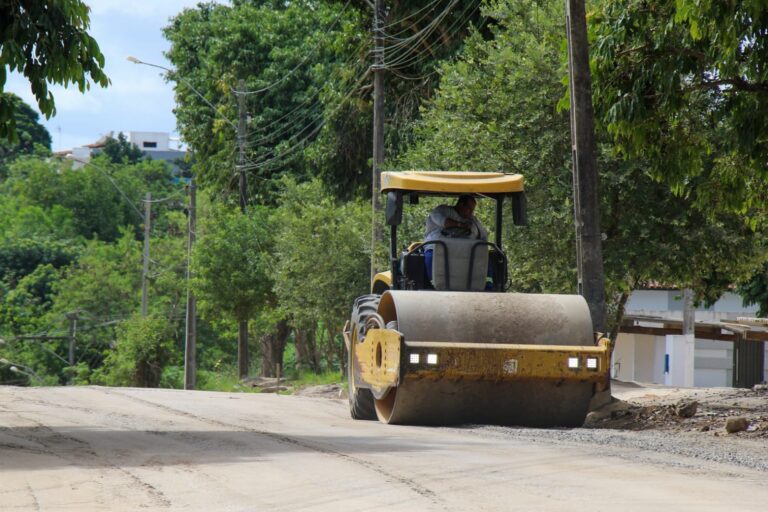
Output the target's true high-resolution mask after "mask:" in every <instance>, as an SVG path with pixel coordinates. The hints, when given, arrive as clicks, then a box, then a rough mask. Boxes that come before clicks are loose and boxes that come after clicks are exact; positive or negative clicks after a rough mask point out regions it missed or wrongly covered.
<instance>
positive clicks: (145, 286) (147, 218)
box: [141, 192, 152, 316]
mask: <svg viewBox="0 0 768 512" xmlns="http://www.w3.org/2000/svg"><path fill="white" fill-rule="evenodd" d="M151 213H152V194H151V193H150V192H147V196H146V199H144V259H143V262H144V264H143V267H142V271H141V316H147V305H148V303H149V234H150V223H151V222H152V220H151Z"/></svg>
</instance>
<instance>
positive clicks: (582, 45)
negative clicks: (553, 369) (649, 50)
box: [565, 0, 607, 332]
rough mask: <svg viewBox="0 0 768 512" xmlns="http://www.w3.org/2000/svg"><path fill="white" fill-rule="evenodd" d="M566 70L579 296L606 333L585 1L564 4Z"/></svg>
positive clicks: (572, 0)
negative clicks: (569, 108) (569, 97)
mask: <svg viewBox="0 0 768 512" xmlns="http://www.w3.org/2000/svg"><path fill="white" fill-rule="evenodd" d="M565 3H566V30H567V33H568V68H569V70H570V73H569V74H570V92H571V143H572V155H573V199H574V201H573V202H574V216H575V224H576V263H577V268H578V279H579V282H578V292H579V294H581V295H583V296H584V298H585V299H586V301H587V304H588V305H589V311H590V313H591V315H592V325H593V326H594V329H595V330H596V331H599V332H606V329H607V325H606V320H605V278H604V275H603V249H602V236H601V233H600V210H599V202H598V198H597V190H598V176H597V166H596V165H595V154H594V147H595V141H594V127H593V123H594V112H593V110H592V78H591V75H590V71H589V48H588V44H587V17H586V11H585V7H584V0H565Z"/></svg>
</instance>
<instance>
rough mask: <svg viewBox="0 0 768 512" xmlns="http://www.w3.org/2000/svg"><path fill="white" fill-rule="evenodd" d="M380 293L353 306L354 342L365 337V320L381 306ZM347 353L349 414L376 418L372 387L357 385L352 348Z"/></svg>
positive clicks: (362, 297) (356, 301)
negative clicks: (366, 387) (359, 386)
mask: <svg viewBox="0 0 768 512" xmlns="http://www.w3.org/2000/svg"><path fill="white" fill-rule="evenodd" d="M380 299H381V296H380V295H363V296H361V297H358V298H357V299H356V300H355V305H354V307H353V308H352V318H351V324H352V329H353V331H354V332H353V334H352V342H353V343H360V342H362V341H363V340H364V339H365V321H366V320H367V319H368V317H369V316H370V315H371V314H372V313H376V310H377V309H378V307H379V300H380ZM353 348H354V347H350V352H349V353H348V354H347V389H348V393H347V394H348V396H349V414H350V416H352V418H353V419H356V420H376V419H378V417H377V416H376V409H375V407H374V405H373V393H371V390H370V389H364V388H357V387H355V378H354V368H353V365H354V357H352V354H351V352H352V350H353Z"/></svg>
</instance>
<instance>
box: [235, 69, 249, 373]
mask: <svg viewBox="0 0 768 512" xmlns="http://www.w3.org/2000/svg"><path fill="white" fill-rule="evenodd" d="M237 88H238V90H239V91H240V92H239V93H238V95H237V113H238V123H237V146H238V149H239V155H238V158H237V162H238V167H239V168H240V211H241V212H242V214H243V215H245V208H246V204H247V201H246V199H247V198H248V193H247V183H246V181H245V130H246V122H247V120H248V118H247V112H246V110H245V80H242V79H241V80H238V82H237ZM248 366H249V364H248V320H242V321H240V324H239V326H238V335H237V369H238V376H239V377H240V378H241V379H242V378H244V377H247V376H248Z"/></svg>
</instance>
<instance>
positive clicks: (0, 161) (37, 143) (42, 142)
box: [0, 93, 51, 181]
mask: <svg viewBox="0 0 768 512" xmlns="http://www.w3.org/2000/svg"><path fill="white" fill-rule="evenodd" d="M0 95H2V96H4V97H7V98H8V102H9V103H10V104H11V106H12V109H13V116H14V122H15V123H16V132H17V140H16V142H10V141H7V140H4V139H0V181H3V180H4V179H5V176H6V173H7V166H8V164H9V163H10V162H12V161H13V160H15V159H16V158H17V157H18V156H19V155H32V154H36V153H40V154H46V153H48V152H50V150H51V134H50V133H48V130H47V129H46V128H45V126H43V125H42V124H40V122H39V118H40V116H39V115H38V114H37V112H35V111H34V110H33V109H32V107H30V106H29V105H27V104H26V103H24V102H23V101H22V100H21V98H19V97H18V96H16V95H15V94H11V93H0Z"/></svg>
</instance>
